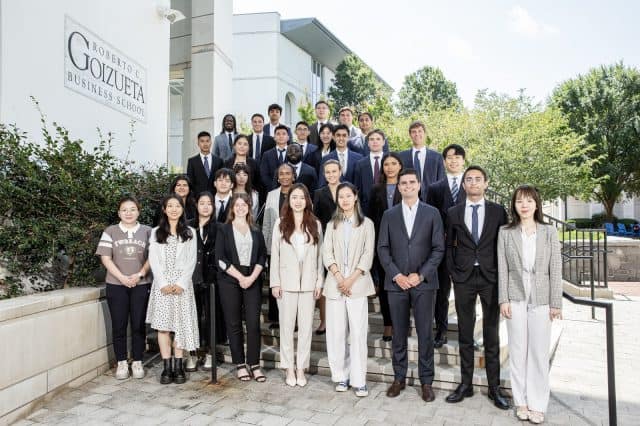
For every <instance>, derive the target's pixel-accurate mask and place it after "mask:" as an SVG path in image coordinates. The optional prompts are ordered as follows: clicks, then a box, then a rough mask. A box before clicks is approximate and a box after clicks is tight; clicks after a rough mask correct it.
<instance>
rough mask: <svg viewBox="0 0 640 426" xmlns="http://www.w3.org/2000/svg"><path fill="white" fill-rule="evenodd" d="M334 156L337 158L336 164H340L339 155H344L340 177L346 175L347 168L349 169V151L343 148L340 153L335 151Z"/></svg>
mask: <svg viewBox="0 0 640 426" xmlns="http://www.w3.org/2000/svg"><path fill="white" fill-rule="evenodd" d="M336 154H337V156H338V163H340V155H344V167H343V168H342V176H344V175H346V174H347V167H349V149H348V148H345V150H344V151H342V152H340V151H339V150H337V149H336Z"/></svg>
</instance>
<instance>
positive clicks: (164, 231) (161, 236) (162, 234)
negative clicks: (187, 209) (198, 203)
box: [156, 193, 193, 244]
mask: <svg viewBox="0 0 640 426" xmlns="http://www.w3.org/2000/svg"><path fill="white" fill-rule="evenodd" d="M169 200H177V201H178V202H179V203H180V207H182V210H183V214H181V215H180V217H179V218H178V224H177V225H176V234H178V238H180V240H181V241H187V240H190V239H191V238H193V234H192V233H191V230H190V229H189V227H188V226H187V220H186V219H185V216H184V203H183V202H182V197H180V196H179V195H178V194H176V193H173V194H170V195H167V196H166V197H164V199H163V200H162V215H161V216H160V222H159V223H158V229H157V230H156V240H157V241H158V242H159V243H160V244H165V243H166V242H167V238H169V235H171V226H170V225H169V218H168V217H167V213H166V212H165V210H166V209H167V204H168V203H169Z"/></svg>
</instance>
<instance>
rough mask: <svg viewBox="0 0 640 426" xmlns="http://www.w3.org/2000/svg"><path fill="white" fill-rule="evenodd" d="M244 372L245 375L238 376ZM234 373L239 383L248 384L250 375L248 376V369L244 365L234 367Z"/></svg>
mask: <svg viewBox="0 0 640 426" xmlns="http://www.w3.org/2000/svg"><path fill="white" fill-rule="evenodd" d="M242 370H244V371H245V372H246V374H240V372H241V371H242ZM236 371H237V373H238V380H240V381H241V382H248V381H249V380H251V374H249V369H248V368H247V365H246V364H238V365H236Z"/></svg>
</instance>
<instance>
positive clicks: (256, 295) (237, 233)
mask: <svg viewBox="0 0 640 426" xmlns="http://www.w3.org/2000/svg"><path fill="white" fill-rule="evenodd" d="M215 259H216V262H215V263H216V266H217V267H218V274H217V276H218V286H219V288H220V301H221V303H222V306H223V312H224V319H225V322H226V324H227V335H228V336H229V346H230V349H231V358H232V360H233V363H234V364H236V368H237V375H238V379H239V380H241V381H248V380H251V376H252V375H253V377H254V378H255V380H256V381H257V382H264V381H265V380H266V377H265V375H264V374H263V373H262V371H260V306H261V304H262V283H261V281H262V280H261V273H262V270H263V269H264V267H265V265H266V262H267V249H266V246H265V243H264V236H263V235H262V232H260V231H259V230H258V228H256V227H254V224H253V215H252V213H251V199H250V198H249V195H247V194H244V193H240V194H234V195H233V196H232V197H231V200H230V201H229V213H228V216H227V222H226V223H225V224H223V225H220V228H219V229H218V235H217V238H216V251H215ZM243 308H244V309H243ZM243 312H244V314H245V321H246V325H247V353H246V357H245V352H244V333H243V330H242V313H243ZM247 364H248V366H247Z"/></svg>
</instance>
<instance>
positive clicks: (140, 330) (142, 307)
mask: <svg viewBox="0 0 640 426" xmlns="http://www.w3.org/2000/svg"><path fill="white" fill-rule="evenodd" d="M150 290H151V284H141V285H137V286H135V287H131V288H129V287H127V286H124V285H116V284H107V305H108V306H109V313H110V314H111V330H112V335H113V351H114V352H115V354H116V360H118V361H125V360H126V359H127V325H128V324H129V320H131V352H132V353H133V360H134V361H142V354H143V353H144V348H145V345H146V342H145V339H146V337H147V327H146V324H145V322H144V321H145V319H146V316H147V304H148V302H149V292H150Z"/></svg>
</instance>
